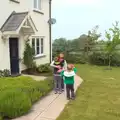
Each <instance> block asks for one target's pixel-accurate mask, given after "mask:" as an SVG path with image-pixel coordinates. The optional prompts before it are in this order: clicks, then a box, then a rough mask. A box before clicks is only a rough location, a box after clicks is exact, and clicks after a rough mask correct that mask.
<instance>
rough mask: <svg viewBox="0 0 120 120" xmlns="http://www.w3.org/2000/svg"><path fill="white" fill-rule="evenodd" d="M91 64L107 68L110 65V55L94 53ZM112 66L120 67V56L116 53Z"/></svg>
mask: <svg viewBox="0 0 120 120" xmlns="http://www.w3.org/2000/svg"><path fill="white" fill-rule="evenodd" d="M89 63H90V64H95V65H104V66H107V65H108V63H109V57H108V54H107V53H105V52H93V53H92V54H91V55H89ZM111 66H120V54H118V53H115V54H114V55H112V56H111Z"/></svg>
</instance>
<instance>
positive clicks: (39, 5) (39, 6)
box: [38, 0, 41, 10]
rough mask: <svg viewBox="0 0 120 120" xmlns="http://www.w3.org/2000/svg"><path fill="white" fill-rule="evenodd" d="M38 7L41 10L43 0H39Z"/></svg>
mask: <svg viewBox="0 0 120 120" xmlns="http://www.w3.org/2000/svg"><path fill="white" fill-rule="evenodd" d="M38 9H39V10H41V0H38Z"/></svg>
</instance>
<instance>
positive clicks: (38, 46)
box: [32, 37, 44, 56]
mask: <svg viewBox="0 0 120 120" xmlns="http://www.w3.org/2000/svg"><path fill="white" fill-rule="evenodd" d="M32 48H33V49H34V54H35V56H39V55H43V54H44V39H43V37H34V38H32Z"/></svg>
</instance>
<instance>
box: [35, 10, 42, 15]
mask: <svg viewBox="0 0 120 120" xmlns="http://www.w3.org/2000/svg"><path fill="white" fill-rule="evenodd" d="M33 11H34V12H36V13H39V14H42V15H44V13H43V12H42V11H41V10H39V9H33Z"/></svg>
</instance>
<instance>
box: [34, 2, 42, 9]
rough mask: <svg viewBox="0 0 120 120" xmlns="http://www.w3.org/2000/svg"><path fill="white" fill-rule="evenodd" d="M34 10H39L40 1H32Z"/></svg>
mask: <svg viewBox="0 0 120 120" xmlns="http://www.w3.org/2000/svg"><path fill="white" fill-rule="evenodd" d="M34 9H36V10H41V0H34Z"/></svg>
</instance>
